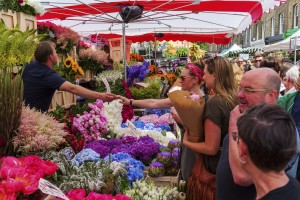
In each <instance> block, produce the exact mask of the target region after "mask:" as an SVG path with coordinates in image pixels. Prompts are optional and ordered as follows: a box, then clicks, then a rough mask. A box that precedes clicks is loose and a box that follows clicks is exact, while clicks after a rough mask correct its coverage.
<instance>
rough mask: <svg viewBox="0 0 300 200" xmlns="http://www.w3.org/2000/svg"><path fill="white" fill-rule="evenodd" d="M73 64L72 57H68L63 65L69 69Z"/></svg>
mask: <svg viewBox="0 0 300 200" xmlns="http://www.w3.org/2000/svg"><path fill="white" fill-rule="evenodd" d="M74 62H75V61H74V59H73V58H72V57H68V58H67V59H66V60H65V62H64V64H65V66H66V67H67V68H70V67H71V66H72V65H73V63H74Z"/></svg>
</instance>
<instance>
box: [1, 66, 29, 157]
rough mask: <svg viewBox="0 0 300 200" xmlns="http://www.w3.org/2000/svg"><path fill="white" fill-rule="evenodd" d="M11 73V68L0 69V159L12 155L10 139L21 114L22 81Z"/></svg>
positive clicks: (17, 125)
mask: <svg viewBox="0 0 300 200" xmlns="http://www.w3.org/2000/svg"><path fill="white" fill-rule="evenodd" d="M12 72H13V67H6V68H4V69H1V68H0V108H1V112H0V157H1V156H3V155H14V148H13V143H12V139H13V138H14V137H15V136H16V131H17V129H18V127H19V125H20V120H21V113H22V102H23V93H24V90H23V81H22V77H21V74H17V75H16V76H15V77H13V73H12ZM1 143H2V145H1Z"/></svg>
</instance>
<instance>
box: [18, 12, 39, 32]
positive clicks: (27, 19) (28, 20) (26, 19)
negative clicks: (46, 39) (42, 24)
mask: <svg viewBox="0 0 300 200" xmlns="http://www.w3.org/2000/svg"><path fill="white" fill-rule="evenodd" d="M17 23H18V25H19V28H20V30H21V31H26V29H27V28H28V29H30V30H31V29H37V22H36V16H32V15H27V14H25V13H22V12H18V13H17Z"/></svg>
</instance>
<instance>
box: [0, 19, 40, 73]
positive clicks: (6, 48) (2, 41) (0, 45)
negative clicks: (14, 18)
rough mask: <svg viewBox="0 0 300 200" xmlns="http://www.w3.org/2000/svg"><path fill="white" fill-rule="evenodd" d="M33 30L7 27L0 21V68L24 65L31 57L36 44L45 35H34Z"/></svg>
mask: <svg viewBox="0 0 300 200" xmlns="http://www.w3.org/2000/svg"><path fill="white" fill-rule="evenodd" d="M35 32H36V31H35V30H34V29H33V30H26V31H24V32H22V31H20V30H18V29H17V28H15V29H7V28H6V27H5V24H4V22H3V20H1V22H0V63H1V64H0V69H1V68H6V67H11V66H14V67H15V66H25V65H26V64H27V63H29V62H30V61H31V59H32V57H33V54H34V51H35V49H36V46H37V44H38V43H39V42H40V41H41V40H42V39H43V38H44V37H45V35H36V34H35Z"/></svg>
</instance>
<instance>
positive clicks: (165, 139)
mask: <svg viewBox="0 0 300 200" xmlns="http://www.w3.org/2000/svg"><path fill="white" fill-rule="evenodd" d="M146 135H147V136H149V137H151V138H153V139H154V140H155V141H156V142H158V143H159V144H161V145H164V146H168V144H169V141H170V140H171V139H169V138H168V137H166V136H163V135H162V134H161V133H160V132H158V131H155V130H143V132H142V135H141V136H146Z"/></svg>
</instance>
